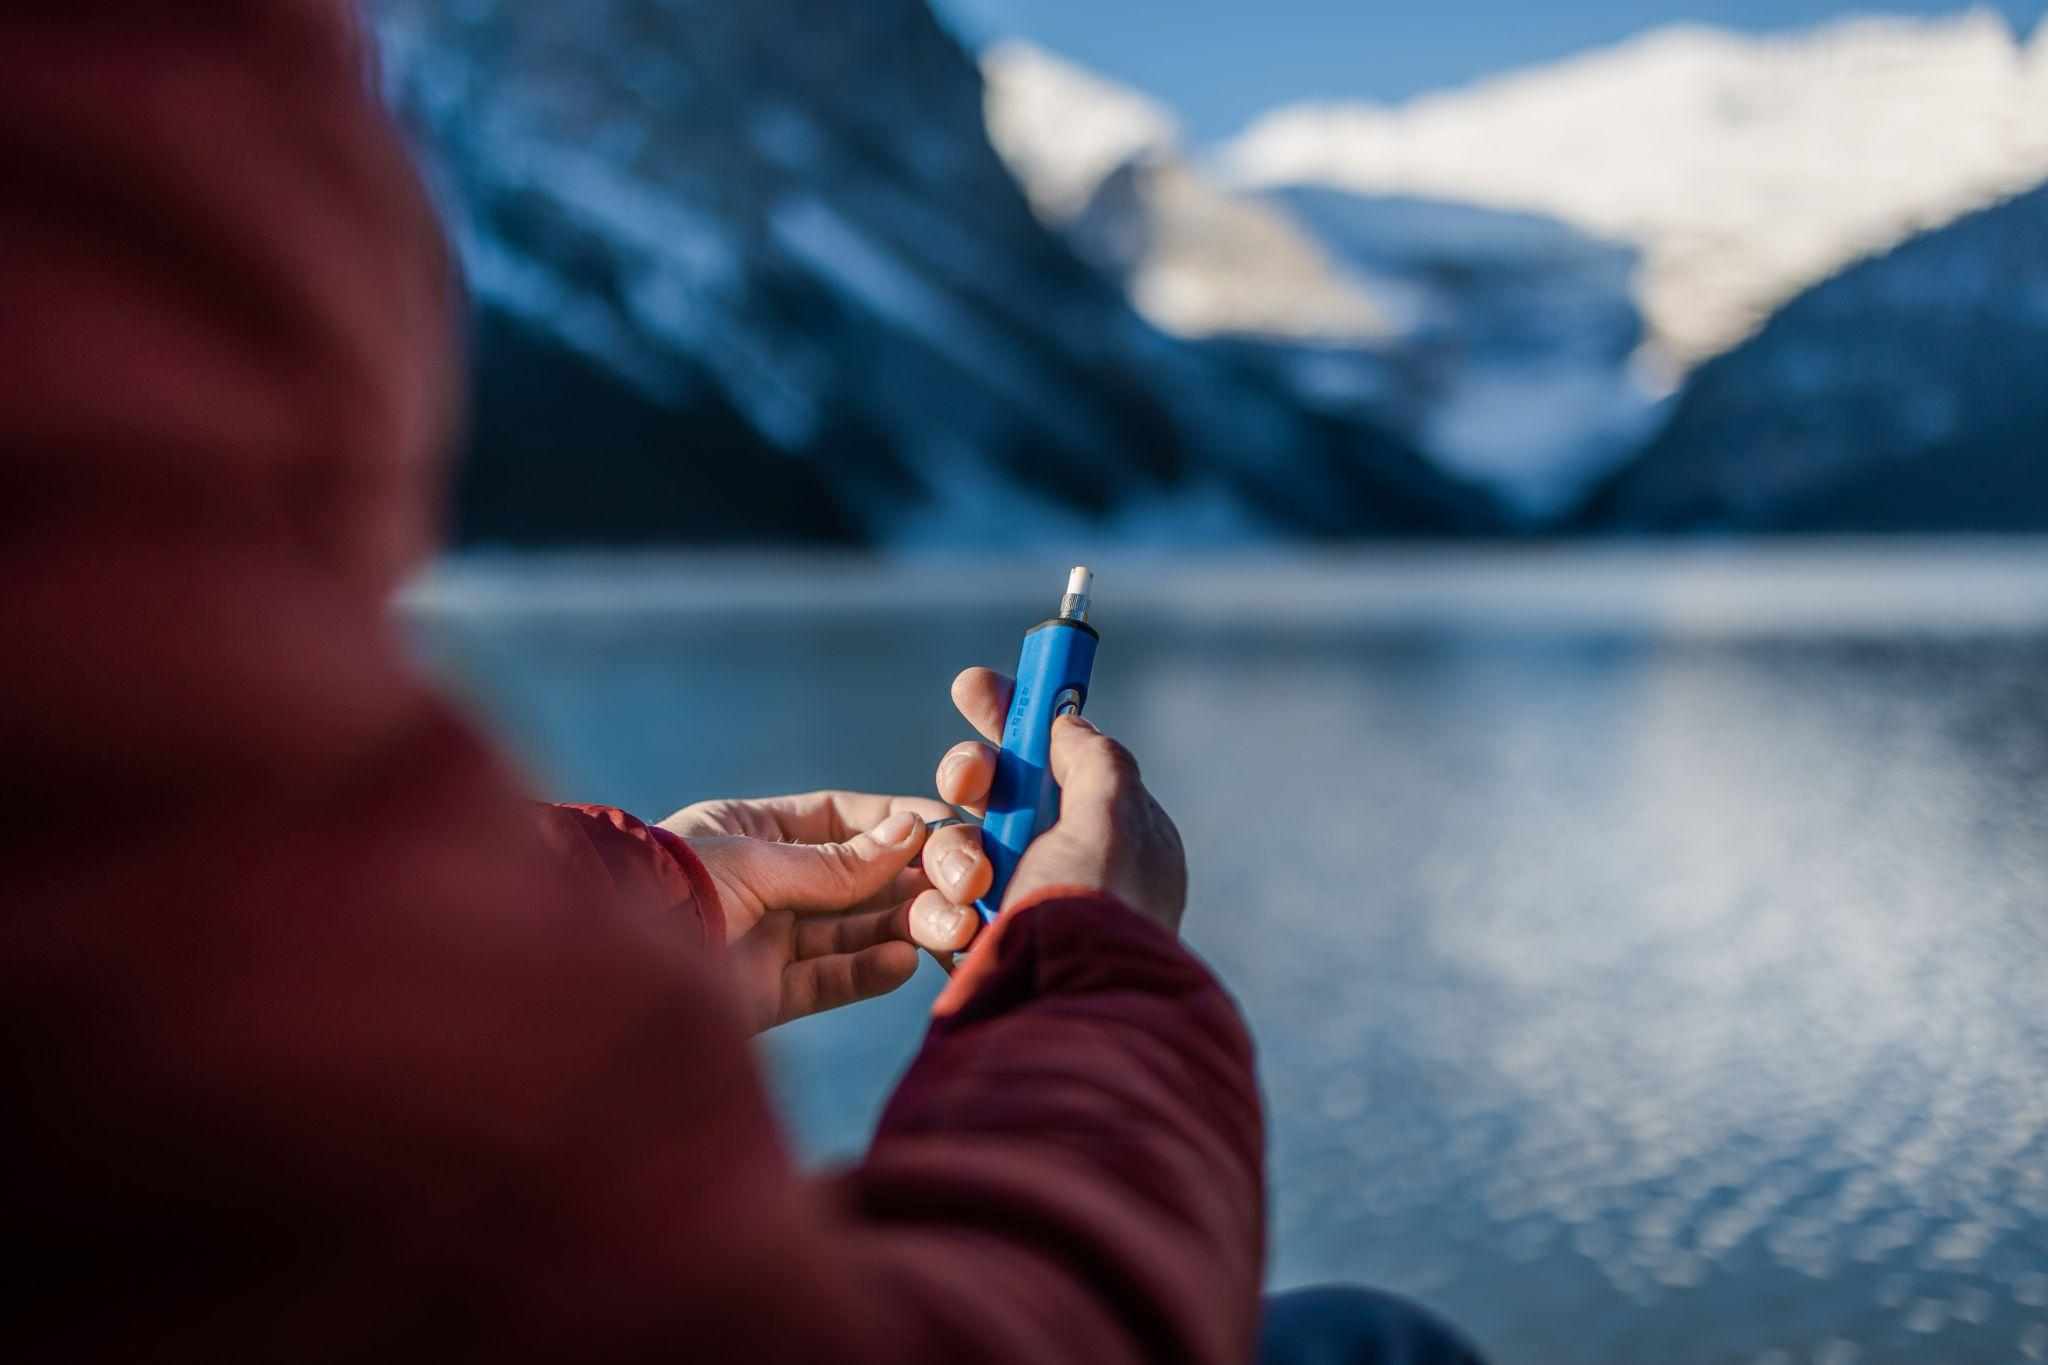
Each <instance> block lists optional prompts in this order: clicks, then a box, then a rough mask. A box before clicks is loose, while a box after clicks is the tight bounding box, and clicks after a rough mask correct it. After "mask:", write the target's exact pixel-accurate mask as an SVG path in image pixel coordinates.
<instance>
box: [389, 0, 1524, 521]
mask: <svg viewBox="0 0 2048 1365" xmlns="http://www.w3.org/2000/svg"><path fill="white" fill-rule="evenodd" d="M380 28H381V31H382V35H383V37H384V39H385V47H386V65H387V70H388V73H389V83H390V87H391V90H392V93H393V100H394V103H395V105H396V106H397V107H398V109H399V110H400V111H401V113H402V115H403V116H404V117H405V118H406V119H407V121H408V122H409V123H410V124H411V125H412V126H413V127H414V128H415V129H416V130H417V131H418V133H419V136H420V139H421V141H422V142H423V144H424V147H425V151H426V153H427V156H428V159H429V161H430V163H431V165H432V166H433V168H434V173H435V175H436V177H437V179H438V182H439V189H440V192H441V195H442V198H443V201H444V204H445V205H446V207H447V210H448V213H449V216H450V219H451V222H452V227H453V230H454V233H455V236H456V239H457V242H458V245H459V247H460V250H461V255H462V259H463V264H464V268H465V273H466V276H467V279H468V282H469V285H470V288H471V289H472V291H473V293H474V295H475V297H476V299H477V302H478V312H479V317H480V323H479V336H478V340H477V358H478V366H477V368H478V377H477V389H478V392H477V395H476V411H477V425H476V437H475V441H474V444H475V446H476V447H477V449H476V453H475V456H474V458H473V459H472V462H471V466H472V472H471V476H470V479H469V482H468V484H467V486H466V487H465V490H464V493H463V498H464V503H463V508H462V510H463V513H464V518H465V523H466V530H467V532H468V533H469V534H470V535H471V536H472V537H475V538H484V539H515V540H519V539H525V540H531V539H564V538H567V539H581V540H613V539H621V538H628V539H669V538H676V537H678V536H697V535H712V536H724V537H727V538H740V539H753V538H791V537H808V536H832V537H841V538H853V539H866V540H881V541H888V542H894V543H902V542H906V541H911V542H914V541H921V540H933V539H943V540H953V541H975V542H986V541H989V540H998V541H1000V540H1013V541H1014V540H1020V539H1027V538H1031V537H1038V536H1048V535H1050V536H1060V537H1075V538H1080V537H1095V536H1116V537H1119V538H1124V539H1131V538H1139V539H1143V538H1150V537H1163V538H1182V539H1184V538H1191V537H1207V538H1215V537H1217V536H1258V535H1267V534H1281V533H1294V534H1323V535H1335V534H1359V533H1370V532H1374V531H1395V530H1452V529H1458V528H1464V527H1472V526H1477V525H1481V524H1484V523H1485V521H1486V519H1487V516H1488V512H1487V509H1486V506H1485V503H1484V501H1483V500H1482V499H1480V498H1478V497H1477V496H1475V495H1474V494H1472V493H1471V492H1470V491H1469V490H1466V489H1464V488H1461V487H1460V486H1458V485H1457V484H1456V483H1455V482H1454V481H1452V480H1450V479H1447V478H1446V477H1444V476H1443V475H1442V474H1440V473H1439V472H1438V471H1436V470H1435V469H1434V468H1433V467H1431V466H1430V465H1429V464H1428V462H1427V461H1425V460H1423V459H1422V458H1421V457H1420V456H1418V455H1417V454H1416V453H1415V452H1414V451H1413V450H1412V449H1410V448H1409V447H1407V446H1406V445H1404V444H1403V443H1402V442H1401V441H1400V440H1399V439H1398V438H1396V437H1394V436H1392V435H1390V434H1387V433H1386V432H1385V431H1383V430H1382V429H1380V428H1377V427H1375V426H1372V425H1370V424H1368V423H1365V422H1361V421H1357V420H1350V419H1338V418H1334V417H1332V416H1330V415H1328V414H1319V413H1316V412H1313V411H1309V410H1306V409H1305V408H1304V407H1303V405H1301V404H1300V403H1299V402H1298V400H1297V399H1295V397H1294V396H1293V395H1291V394H1290V393H1288V392H1287V391H1286V389H1285V387H1284V386H1283V385H1281V384H1279V383H1277V382H1275V381H1273V380H1272V379H1271V378H1270V377H1268V376H1265V375H1262V374H1261V373H1259V372H1258V371H1257V370H1256V369H1255V368H1252V367H1247V366H1243V365H1240V364H1237V363H1235V362H1233V361H1232V360H1231V359H1230V358H1229V357H1226V356H1221V355H1217V354H1212V353H1210V352H1207V351H1205V350H1203V349H1201V348H1197V347H1193V346H1190V345H1188V344H1186V343H1184V342H1181V341H1179V340H1177V339H1174V338H1171V337H1168V336H1165V335H1162V334H1161V333H1160V332H1158V331H1157V330H1155V329H1154V328H1152V327H1151V326H1149V325H1147V324H1146V323H1145V322H1144V321H1143V320H1142V319H1141V318H1140V317H1138V316H1137V314H1136V313H1134V312H1133V311H1132V310H1131V308H1130V307H1129V305H1128V304H1127V302H1126V301H1125V300H1124V298H1123V297H1122V296H1121V294H1120V293H1118V292H1117V291H1116V290H1115V289H1114V288H1112V287H1110V286H1109V285H1108V284H1106V283H1105V282H1104V281H1103V280H1102V278H1101V277H1100V275H1099V274H1098V273H1097V272H1096V271H1094V270H1092V269H1090V268H1089V267H1087V266H1085V265H1084V264H1083V263H1081V262H1080V261H1079V260H1077V259H1076V258H1075V256H1074V255H1073V253H1072V251H1071V249H1070V248H1069V247H1068V246H1067V244H1066V243H1064V242H1063V241H1062V240H1060V239H1059V238H1058V237H1057V236H1056V235H1054V234H1053V233H1051V232H1049V231H1048V230H1047V229H1045V228H1044V226H1043V225H1042V224H1041V223H1040V222H1039V221H1038V220H1037V218H1036V217H1035V216H1034V215H1033V213H1032V211H1031V209H1030V207H1029V205H1028V204H1027V202H1026V200H1025V198H1024V196H1023V194H1022V193H1021V192H1020V190H1019V189H1018V187H1017V184H1016V183H1015V181H1014V180H1013V179H1012V177H1011V176H1010V174H1009V173H1008V172H1007V171H1006V169H1005V167H1004V165H1003V163H1002V162H1001V160H1000V159H999V158H998V157H997V156H996V154H995V153H994V151H993V150H992V148H991V147H990V145H989V142H988V139H987V135H986V133H985V131H984V128H983V124H982V117H981V113H982V103H983V101H982V88H981V82H980V78H979V75H978V72H977V68H976V65H975V63H974V61H973V60H972V59H971V58H970V57H969V56H968V55H967V54H966V53H964V52H963V51H962V50H961V49H960V47H959V46H958V44H957V42H956V41H955V40H954V39H953V38H951V37H950V36H949V35H948V34H946V33H945V31H944V30H943V29H941V28H940V26H939V25H938V23H937V22H936V20H934V19H933V17H932V15H931V13H930V11H929V10H928V9H927V8H926V7H925V5H924V3H923V2H922V0H860V3H858V4H845V3H839V2H838V0H696V3H692V4H689V5H675V6H652V7H650V6H646V5H642V4H637V3H629V2H628V0H590V2H589V3H585V4H581V5H575V6H562V5H548V6H540V5H527V4H522V3H517V0H386V3H385V5H384V7H383V9H382V21H381V24H380ZM622 489H632V490H633V492H632V493H631V494H622V493H621V491H620V490H622ZM624 504H631V505H630V506H627V505H624Z"/></svg>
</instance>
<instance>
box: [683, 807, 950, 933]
mask: <svg viewBox="0 0 2048 1365" xmlns="http://www.w3.org/2000/svg"><path fill="white" fill-rule="evenodd" d="M924 838H925V824H924V820H923V818H922V817H921V816H920V815H919V814H918V813H917V812H916V811H910V810H905V811H898V812H897V813H896V814H894V815H891V816H889V817H888V818H887V819H886V820H884V821H882V822H881V824H879V825H877V826H876V827H875V828H874V829H872V830H869V831H868V832H867V833H865V834H860V835H856V836H855V837H854V838H852V839H849V840H847V841H846V842H844V843H833V844H786V843H777V842H771V841H769V840H766V839H703V840H699V841H698V842H697V843H696V844H695V845H694V847H695V849H696V851H697V854H698V856H699V857H701V858H703V860H704V862H705V865H706V866H707V867H708V868H709V870H710V871H711V873H712V875H713V876H714V877H716V878H717V879H718V881H719V883H720V884H721V885H722V886H729V887H733V888H735V890H736V891H737V892H738V893H739V894H742V895H745V896H749V897H751V898H752V899H753V901H754V903H755V904H754V906H753V907H752V908H754V909H756V910H760V911H767V910H792V911H796V912H798V913H800V914H801V913H814V912H817V911H843V910H850V909H852V908H854V907H855V906H858V905H861V904H863V903H865V902H867V901H869V900H871V899H872V898H873V897H875V896H877V895H879V894H881V892H882V891H883V890H884V889H885V888H886V887H888V886H889V884H890V883H891V882H893V881H894V880H895V879H896V877H897V876H898V875H900V874H901V873H902V872H903V871H904V869H905V868H906V867H908V866H909V863H910V860H911V859H912V858H914V857H916V856H917V853H918V850H919V849H921V848H922V847H923V846H924Z"/></svg>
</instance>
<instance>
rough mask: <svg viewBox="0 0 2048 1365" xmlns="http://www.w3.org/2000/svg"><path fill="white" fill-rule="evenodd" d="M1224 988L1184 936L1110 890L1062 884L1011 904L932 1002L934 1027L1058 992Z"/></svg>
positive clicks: (957, 1023) (994, 1012)
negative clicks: (1136, 909) (1185, 940)
mask: <svg viewBox="0 0 2048 1365" xmlns="http://www.w3.org/2000/svg"><path fill="white" fill-rule="evenodd" d="M1133 989H1135V990H1139V991H1144V992H1146V993H1148V994H1157V995H1185V994H1188V993H1191V992H1196V991H1204V990H1215V991H1218V992H1220V991H1221V990H1222V986H1221V983H1219V982H1218V981H1217V980H1216V977H1215V974H1214V973H1212V972H1211V971H1210V970H1209V968H1208V967H1207V966H1205V965H1204V964H1203V963H1202V961H1201V959H1199V958H1197V957H1196V956H1195V955H1194V954H1193V953H1191V952H1189V951H1188V950H1187V949H1186V948H1185V947H1183V946H1182V945H1181V942H1180V940H1179V939H1178V938H1176V937H1174V935H1172V934H1171V933H1169V932H1167V931H1166V930H1165V929H1163V928H1161V927H1160V926H1159V925H1157V924H1155V923H1153V922H1152V921H1151V920H1149V919H1147V918H1145V917H1144V916H1143V915H1140V914H1139V913H1138V912H1137V911H1135V910H1133V909H1131V908H1130V907H1129V906H1127V905H1125V904H1124V903H1123V902H1122V901H1121V900H1119V899H1117V898H1116V897H1115V896H1112V895H1110V894H1108V893H1107V892H1104V891H1096V890H1092V889H1089V888H1084V887H1069V886H1055V887H1047V888H1045V889H1043V890H1040V891H1036V892H1034V893H1032V894H1031V895H1030V896H1029V897H1027V898H1025V899H1024V900H1022V901H1020V902H1018V903H1017V904H1015V905H1012V906H1010V907H1008V908H1006V909H1005V910H1004V911H1003V913H1002V915H1001V916H1000V917H999V918H998V919H997V920H996V922H995V923H994V924H992V925H990V926H989V928H988V930H987V931H986V932H985V933H984V934H983V935H982V936H981V937H979V938H977V939H976V940H975V941H974V943H973V945H972V951H971V952H970V953H969V954H968V957H967V960H966V962H965V964H964V965H962V966H961V967H960V969H959V970H958V971H956V972H955V973H954V975H953V979H952V980H951V981H949V982H948V983H947V984H946V987H945V989H944V990H943V991H941V992H940V994H939V998H938V1000H937V1001H936V1002H934V1004H933V1006H932V1014H933V1016H934V1017H935V1019H936V1021H937V1022H936V1024H935V1025H934V1027H935V1029H938V1030H951V1029H956V1028H964V1027H966V1026H968V1025H970V1024H973V1023H974V1022H976V1021H977V1020H981V1019H987V1018H991V1017H993V1016H995V1015H999V1014H1004V1013H1007V1012H1008V1011H1010V1010H1011V1009H1014V1008H1016V1007H1017V1006H1019V1005H1021V1004H1024V1003H1026V1002H1028V1001H1030V1000H1034V999H1037V998H1039V997H1041V996H1045V995H1048V994H1053V993H1061V994H1085V993H1089V992H1093V991H1103V990H1133Z"/></svg>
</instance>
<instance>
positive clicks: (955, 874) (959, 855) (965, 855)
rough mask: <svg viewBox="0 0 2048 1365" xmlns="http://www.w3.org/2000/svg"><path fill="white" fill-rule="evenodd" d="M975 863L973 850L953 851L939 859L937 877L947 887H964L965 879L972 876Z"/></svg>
mask: <svg viewBox="0 0 2048 1365" xmlns="http://www.w3.org/2000/svg"><path fill="white" fill-rule="evenodd" d="M975 861H976V859H975V854H974V850H973V849H969V848H956V849H953V850H951V851H949V852H948V853H947V854H946V856H945V857H943V858H941V859H939V875H940V876H941V877H943V878H944V879H945V880H946V883H947V885H949V886H954V887H959V886H965V885H966V884H967V879H968V878H969V877H971V876H973V875H974V865H975Z"/></svg>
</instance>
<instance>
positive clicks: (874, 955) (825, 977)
mask: <svg viewBox="0 0 2048 1365" xmlns="http://www.w3.org/2000/svg"><path fill="white" fill-rule="evenodd" d="M916 973H917V949H916V948H914V947H912V946H911V945H910V944H908V943H883V944H879V945H877V946H876V947H873V948H868V949H866V950H864V951H862V952H858V953H840V954H837V955H835V956H832V957H821V958H814V959H812V960H811V961H809V962H794V963H791V964H790V965H789V966H788V967H786V968H785V969H784V970H783V973H782V1019H781V1021H779V1022H787V1021H789V1020H791V1019H801V1018H803V1017H804V1016H805V1015H807V1014H816V1013H818V1012H819V1011H820V1010H836V1009H838V1008H839V1007H840V1006H842V1005H851V1004H855V1003H857V1002H859V1001H862V1000H872V999H874V998H875V997H876V996H878V995H887V994H888V993H889V992H890V991H893V990H895V989H896V988H897V987H898V986H901V985H902V984H903V983H904V982H906V981H908V980H910V978H911V977H912V976H914V975H916Z"/></svg>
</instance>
